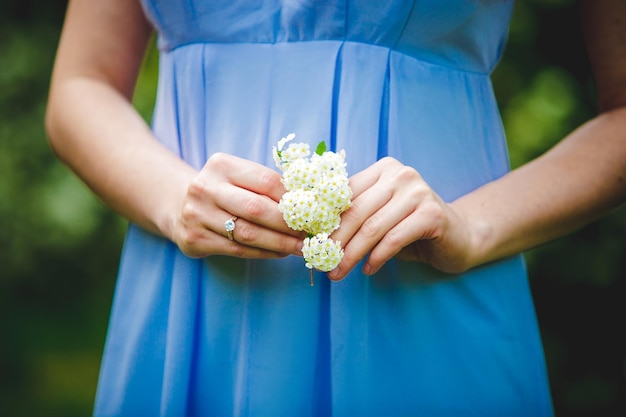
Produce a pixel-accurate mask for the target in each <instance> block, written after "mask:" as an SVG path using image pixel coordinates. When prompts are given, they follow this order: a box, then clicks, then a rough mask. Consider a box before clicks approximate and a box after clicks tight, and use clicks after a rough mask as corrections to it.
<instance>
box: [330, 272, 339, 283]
mask: <svg viewBox="0 0 626 417" xmlns="http://www.w3.org/2000/svg"><path fill="white" fill-rule="evenodd" d="M328 278H330V279H331V280H332V281H337V280H338V279H339V271H338V270H337V269H333V270H332V271H330V272H329V273H328Z"/></svg>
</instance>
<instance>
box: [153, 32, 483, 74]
mask: <svg viewBox="0 0 626 417" xmlns="http://www.w3.org/2000/svg"><path fill="white" fill-rule="evenodd" d="M314 42H318V43H319V42H330V43H339V44H358V45H367V46H370V47H373V48H383V49H387V50H388V51H389V54H390V55H392V54H398V55H399V56H402V57H404V58H407V59H412V60H415V61H416V62H418V63H419V64H420V65H424V66H429V67H433V68H437V69H444V70H447V71H454V72H459V73H462V74H468V75H473V76H478V77H487V78H489V77H490V76H491V73H492V70H493V69H490V70H488V71H475V70H470V69H465V68H459V67H453V66H451V65H445V64H441V63H436V62H432V61H429V60H427V59H423V58H419V57H416V56H414V55H410V54H407V53H404V52H402V51H400V50H398V49H394V48H393V46H385V45H377V44H373V43H369V42H360V41H355V40H349V39H343V38H337V39H312V40H298V41H281V42H226V41H224V42H210V41H194V42H186V43H181V44H178V45H176V46H174V47H171V48H165V47H163V48H159V52H160V53H165V54H169V53H172V52H175V51H177V50H180V49H182V48H185V47H189V46H194V45H224V46H235V45H266V46H271V45H282V44H297V43H314Z"/></svg>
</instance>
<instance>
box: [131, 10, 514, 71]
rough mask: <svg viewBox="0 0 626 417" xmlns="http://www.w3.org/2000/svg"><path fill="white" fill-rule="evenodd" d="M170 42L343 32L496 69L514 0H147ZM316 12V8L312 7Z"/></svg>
mask: <svg viewBox="0 0 626 417" xmlns="http://www.w3.org/2000/svg"><path fill="white" fill-rule="evenodd" d="M141 1H142V3H143V5H144V9H145V11H146V14H147V15H148V16H149V18H150V20H151V21H152V23H153V25H154V26H155V28H156V29H157V31H158V32H159V47H160V48H161V49H165V50H169V49H174V48H176V47H178V46H181V45H185V44H190V43H197V42H201V43H202V42H207V43H279V42H298V41H314V40H345V41H352V42H361V43H369V44H374V45H380V46H384V47H388V48H391V49H393V50H397V51H399V52H401V53H404V54H407V55H410V56H413V57H416V58H418V59H421V60H424V61H427V62H430V63H434V64H440V65H444V66H449V67H452V68H458V69H463V70H467V71H474V72H483V73H484V72H490V71H491V70H492V69H493V67H494V66H495V64H496V63H497V61H498V59H499V57H500V55H501V52H502V48H503V45H504V41H505V39H506V35H507V26H508V22H509V17H510V13H511V9H512V4H513V1H512V0H385V1H379V0H324V1H320V0H264V1H260V0H213V1H208V0H184V1H174V0H141ZM312 12H313V13H312Z"/></svg>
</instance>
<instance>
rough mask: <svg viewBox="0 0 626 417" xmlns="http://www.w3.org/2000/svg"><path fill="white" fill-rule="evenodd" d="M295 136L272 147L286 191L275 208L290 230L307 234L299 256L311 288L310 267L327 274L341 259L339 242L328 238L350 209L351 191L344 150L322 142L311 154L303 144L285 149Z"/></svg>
mask: <svg viewBox="0 0 626 417" xmlns="http://www.w3.org/2000/svg"><path fill="white" fill-rule="evenodd" d="M295 137H296V135H295V134H294V133H291V134H289V135H287V136H286V137H284V138H282V139H281V140H280V141H278V145H277V146H276V147H274V148H273V155H274V161H275V162H276V166H277V167H278V168H279V169H280V170H281V171H282V172H283V177H282V180H281V181H282V183H283V185H284V187H285V190H286V193H285V194H284V195H283V197H282V198H281V200H280V202H279V204H278V208H279V210H280V211H281V213H282V214H283V218H284V219H285V222H287V225H288V226H289V227H290V228H291V229H293V230H297V231H304V232H306V234H307V237H306V238H305V239H304V246H303V248H302V255H303V256H304V262H305V266H306V267H307V268H309V270H310V282H311V286H313V285H314V282H313V268H315V269H318V270H320V271H324V272H328V271H331V270H333V269H335V268H336V267H337V265H339V262H341V259H342V258H343V249H342V248H341V242H336V241H333V240H332V239H330V238H329V237H328V236H329V235H330V234H331V233H332V232H334V231H335V230H337V229H338V228H339V225H340V222H341V213H343V212H344V211H345V210H347V209H348V207H350V203H351V198H352V190H351V189H350V186H349V185H348V173H347V171H346V161H345V151H343V150H342V151H340V152H339V153H335V152H331V151H326V144H325V143H324V142H321V143H320V144H319V145H318V146H317V149H316V150H315V152H314V153H313V154H312V155H311V151H310V148H309V145H308V144H306V143H291V144H289V146H287V147H286V148H285V144H287V143H288V142H290V141H292V140H293V139H294V138H295Z"/></svg>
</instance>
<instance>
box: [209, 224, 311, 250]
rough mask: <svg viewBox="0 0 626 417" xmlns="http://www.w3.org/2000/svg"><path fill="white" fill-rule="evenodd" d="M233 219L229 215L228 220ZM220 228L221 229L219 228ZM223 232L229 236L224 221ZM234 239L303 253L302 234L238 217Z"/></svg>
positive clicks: (269, 247)
mask: <svg viewBox="0 0 626 417" xmlns="http://www.w3.org/2000/svg"><path fill="white" fill-rule="evenodd" d="M229 219H231V217H227V218H226V220H229ZM217 230H219V229H217ZM222 230H223V232H222V233H221V234H222V235H224V236H225V237H227V238H228V232H227V231H226V228H225V225H224V223H222ZM232 236H233V240H234V241H235V242H237V243H239V244H241V245H245V246H249V247H254V248H259V249H264V250H267V251H271V252H277V253H285V254H291V255H299V256H301V255H302V236H298V237H295V236H291V235H287V234H285V233H281V232H278V231H275V230H272V229H267V228H265V227H261V226H259V225H258V224H256V223H252V222H249V221H247V220H246V219H242V218H238V219H237V220H236V221H235V229H234V230H233V231H232Z"/></svg>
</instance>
